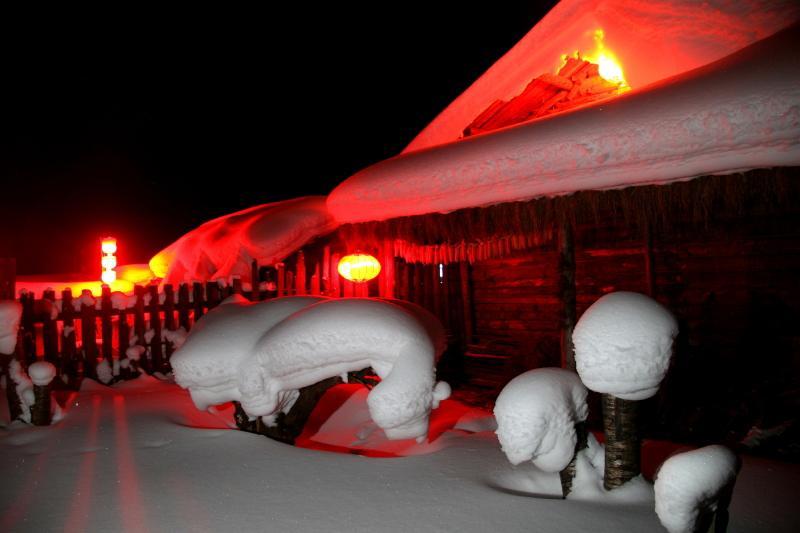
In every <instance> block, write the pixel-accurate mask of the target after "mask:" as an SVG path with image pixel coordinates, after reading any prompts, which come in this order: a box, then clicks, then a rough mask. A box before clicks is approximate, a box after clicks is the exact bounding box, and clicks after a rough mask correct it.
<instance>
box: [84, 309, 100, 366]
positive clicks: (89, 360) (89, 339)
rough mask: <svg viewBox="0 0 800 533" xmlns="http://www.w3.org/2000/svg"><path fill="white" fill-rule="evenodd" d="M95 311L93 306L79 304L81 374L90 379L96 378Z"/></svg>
mask: <svg viewBox="0 0 800 533" xmlns="http://www.w3.org/2000/svg"><path fill="white" fill-rule="evenodd" d="M95 315H96V313H95V309H94V306H93V305H86V303H84V302H81V344H82V347H83V365H84V366H83V369H84V370H83V373H84V375H86V376H89V377H91V378H96V377H97V341H96V340H95V339H96V337H97V335H96V329H97V326H96V325H95Z"/></svg>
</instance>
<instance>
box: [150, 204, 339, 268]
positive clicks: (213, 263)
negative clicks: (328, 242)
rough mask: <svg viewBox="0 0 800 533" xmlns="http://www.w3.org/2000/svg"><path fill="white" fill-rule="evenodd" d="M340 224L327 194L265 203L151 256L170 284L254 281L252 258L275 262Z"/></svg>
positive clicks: (209, 224)
mask: <svg viewBox="0 0 800 533" xmlns="http://www.w3.org/2000/svg"><path fill="white" fill-rule="evenodd" d="M336 226H337V224H336V223H335V222H334V220H333V218H332V217H331V216H330V214H329V213H328V210H327V209H326V207H325V197H324V196H306V197H303V198H295V199H292V200H286V201H283V202H275V203H271V204H264V205H259V206H255V207H251V208H249V209H245V210H243V211H238V212H236V213H232V214H230V215H225V216H223V217H220V218H217V219H214V220H211V221H210V222H206V223H205V224H203V225H201V226H200V227H198V228H196V229H194V230H192V231H190V232H189V233H187V234H185V235H184V236H182V237H181V238H180V239H178V240H177V241H175V242H174V243H172V244H170V245H169V246H168V247H166V248H164V249H163V250H161V251H160V252H159V253H158V254H156V255H155V256H154V257H153V258H152V259H150V269H151V270H152V271H153V273H154V274H155V275H156V276H158V277H160V278H163V280H164V282H166V283H182V282H185V281H194V280H197V281H209V280H216V279H220V278H222V279H227V278H228V277H229V276H239V277H241V279H242V281H247V282H250V281H251V280H250V278H251V275H252V262H253V260H256V261H258V263H259V264H260V265H271V264H274V263H276V262H279V261H282V260H283V259H284V258H286V256H288V255H290V254H291V253H292V252H294V251H295V250H297V249H298V248H300V247H301V246H303V245H304V244H305V243H307V242H308V241H310V240H311V239H313V238H315V237H317V236H319V235H323V234H325V233H328V232H330V231H333V230H334V229H335V228H336Z"/></svg>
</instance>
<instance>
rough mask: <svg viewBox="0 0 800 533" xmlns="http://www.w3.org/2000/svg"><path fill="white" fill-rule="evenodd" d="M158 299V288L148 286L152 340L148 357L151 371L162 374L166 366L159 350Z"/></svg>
mask: <svg viewBox="0 0 800 533" xmlns="http://www.w3.org/2000/svg"><path fill="white" fill-rule="evenodd" d="M158 299H159V297H158V286H157V285H150V331H152V332H153V338H152V339H150V357H151V358H152V361H153V371H154V372H164V371H166V366H165V365H164V355H163V354H164V352H163V350H162V348H161V309H160V305H159V302H158Z"/></svg>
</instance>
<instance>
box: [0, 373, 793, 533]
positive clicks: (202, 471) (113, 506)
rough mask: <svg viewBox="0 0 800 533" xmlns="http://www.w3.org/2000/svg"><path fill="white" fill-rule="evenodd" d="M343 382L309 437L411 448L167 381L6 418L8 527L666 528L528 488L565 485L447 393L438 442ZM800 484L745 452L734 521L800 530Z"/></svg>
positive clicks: (436, 418)
mask: <svg viewBox="0 0 800 533" xmlns="http://www.w3.org/2000/svg"><path fill="white" fill-rule="evenodd" d="M330 394H332V396H331V397H326V400H325V402H324V403H325V405H323V408H325V409H329V410H331V409H333V410H334V411H335V412H334V414H333V416H331V417H328V416H327V414H325V416H322V417H321V418H322V419H327V422H326V423H324V424H322V423H321V422H319V421H317V422H314V417H312V422H310V423H311V424H312V425H315V429H314V430H312V431H311V432H310V433H316V434H307V435H306V436H305V437H304V438H303V439H305V441H306V443H307V444H310V445H314V442H315V440H316V441H322V442H317V445H318V447H320V448H323V447H333V446H336V445H347V444H348V442H350V443H352V442H354V441H355V444H354V445H353V447H356V448H361V449H369V448H372V449H373V450H376V453H375V454H376V455H377V454H379V453H380V451H381V450H384V451H386V450H391V451H393V452H394V453H402V454H404V455H408V456H406V457H397V458H377V457H364V456H359V455H352V454H341V453H331V452H325V451H320V450H313V449H303V448H297V447H292V446H287V445H284V444H280V443H278V442H274V441H270V440H269V439H267V438H265V437H262V436H259V435H253V434H248V433H244V432H241V431H237V430H233V429H229V421H230V420H231V410H230V408H228V409H223V410H220V411H218V412H217V413H216V414H211V413H206V412H201V411H198V410H197V409H195V407H194V406H193V404H192V401H191V399H190V398H189V394H188V393H187V392H186V391H184V390H182V389H180V388H179V387H178V386H176V385H174V384H172V383H166V382H159V381H157V380H156V379H154V378H149V377H145V378H140V379H138V380H136V381H133V382H128V383H123V384H120V385H117V386H115V387H113V388H107V387H104V386H102V385H98V384H96V383H94V382H91V381H86V382H85V383H84V386H83V389H82V390H81V392H80V393H78V394H75V395H73V396H72V397H70V398H69V399H68V401H67V405H66V413H65V417H64V419H63V420H61V421H60V422H59V423H58V424H56V425H54V426H51V427H44V428H35V427H30V426H27V425H25V424H22V423H20V422H15V423H14V424H13V425H12V426H11V427H7V428H5V429H0V479H2V481H0V531H9V532H12V531H37V532H45V531H170V532H172V531H192V532H203V531H238V532H247V531H304V532H306V531H348V532H349V531H480V532H485V531H583V530H591V531H593V532H604V531H608V532H619V531H659V530H660V527H661V526H660V525H659V523H658V518H657V517H656V514H655V511H654V508H653V503H652V502H649V503H647V504H639V505H625V506H622V505H621V504H614V503H610V502H597V501H572V500H566V501H564V500H558V499H543V498H534V497H529V496H530V493H543V492H551V493H558V492H559V490H560V487H559V484H558V478H557V476H555V475H543V474H541V473H540V472H537V471H536V470H535V468H534V467H533V465H531V464H530V463H526V464H523V465H520V466H518V467H512V466H511V465H510V464H509V463H508V461H507V459H506V458H505V456H504V455H503V453H502V451H501V450H500V446H499V444H498V443H497V440H496V438H495V436H494V433H493V432H492V431H491V429H492V427H493V424H492V419H491V418H490V417H489V415H488V413H485V414H484V413H482V412H480V411H476V410H474V409H468V408H465V407H464V406H462V405H460V404H458V403H457V402H455V401H453V400H445V401H444V402H443V405H442V407H440V408H439V409H437V410H436V411H434V412H433V413H432V417H431V432H430V439H431V441H432V442H430V443H425V444H421V445H418V444H416V443H414V441H392V442H389V441H386V439H385V437H384V436H383V435H382V432H380V431H379V430H378V431H376V430H375V427H374V424H373V423H371V422H370V418H369V413H368V409H367V405H366V391H364V390H363V389H359V388H358V386H355V385H345V386H341V387H338V388H335V389H333V392H332V393H330ZM2 396H3V397H4V396H5V395H4V394H3V395H2ZM4 401H5V400H2V402H4ZM0 405H2V409H0V410H4V409H5V405H4V404H0ZM323 410H324V409H323ZM0 417H2V418H0V419H1V420H3V421H4V422H3V423H5V421H7V420H8V417H7V413H5V412H0ZM317 418H320V417H317ZM303 439H301V440H303ZM385 446H391V447H392V448H385ZM798 482H800V465H789V464H782V463H775V462H769V461H764V460H760V459H752V458H745V461H744V466H743V469H742V472H741V474H740V475H739V479H738V482H737V484H736V490H735V493H734V497H733V503H732V505H731V527H730V531H733V532H736V531H770V532H779V531H797V530H800V512H798V510H797V506H796V502H795V499H796V487H797V485H798ZM525 494H528V495H527V496H526V495H525Z"/></svg>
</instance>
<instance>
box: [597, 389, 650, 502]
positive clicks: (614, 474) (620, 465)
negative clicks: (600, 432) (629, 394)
mask: <svg viewBox="0 0 800 533" xmlns="http://www.w3.org/2000/svg"><path fill="white" fill-rule="evenodd" d="M602 399H603V429H604V431H605V434H606V454H605V455H606V468H605V475H604V477H603V486H604V487H605V488H606V489H607V490H611V489H614V488H617V487H620V486H622V485H623V484H624V483H625V482H627V481H629V480H630V479H632V478H634V477H636V476H638V475H639V474H640V473H641V465H640V461H639V458H640V451H641V442H640V440H639V432H638V431H637V426H636V414H637V411H638V403H637V402H634V401H631V400H623V399H621V398H617V397H616V396H612V395H611V394H603V395H602Z"/></svg>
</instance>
